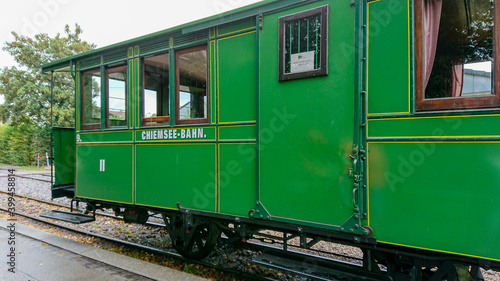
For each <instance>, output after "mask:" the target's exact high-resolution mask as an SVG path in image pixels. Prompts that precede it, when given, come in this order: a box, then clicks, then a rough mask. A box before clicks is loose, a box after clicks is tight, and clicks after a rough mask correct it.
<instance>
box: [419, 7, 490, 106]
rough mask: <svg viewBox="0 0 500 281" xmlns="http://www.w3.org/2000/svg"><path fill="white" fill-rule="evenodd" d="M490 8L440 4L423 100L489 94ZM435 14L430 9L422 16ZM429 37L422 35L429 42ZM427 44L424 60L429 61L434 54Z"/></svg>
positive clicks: (429, 34) (429, 35) (430, 46)
mask: <svg viewBox="0 0 500 281" xmlns="http://www.w3.org/2000/svg"><path fill="white" fill-rule="evenodd" d="M427 1H429V0H427ZM430 6H432V5H430ZM494 6H495V3H494V1H491V0H467V1H464V0H446V1H442V7H441V14H440V16H439V14H438V15H437V18H438V19H439V33H438V39H437V45H436V46H435V59H434V61H433V62H432V61H431V60H429V63H433V66H432V71H431V72H430V76H429V78H428V80H427V79H426V80H427V81H426V92H425V97H426V98H444V97H461V96H478V95H482V96H484V95H491V94H492V90H491V85H492V79H491V77H492V65H493V57H494V55H493V42H494V40H493V32H494ZM433 10H435V11H433ZM436 11H437V10H436V9H434V8H433V9H428V10H426V11H424V13H428V14H432V13H433V12H436ZM424 16H425V15H424ZM426 33H427V34H426ZM431 33H432V31H429V30H428V29H427V30H426V31H424V38H431V35H432V34H431ZM426 35H428V36H426ZM429 43H430V41H429V42H427V43H424V45H425V46H427V49H426V50H424V52H426V53H427V54H426V57H432V53H433V51H434V50H433V47H434V46H432V44H429ZM426 71H430V70H429V69H428V68H427V69H426Z"/></svg>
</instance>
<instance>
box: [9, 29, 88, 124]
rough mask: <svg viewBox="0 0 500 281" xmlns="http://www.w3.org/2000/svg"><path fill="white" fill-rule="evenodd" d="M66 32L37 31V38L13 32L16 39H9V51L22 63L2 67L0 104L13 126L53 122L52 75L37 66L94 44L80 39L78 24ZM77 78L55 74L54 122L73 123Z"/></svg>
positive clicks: (65, 74)
mask: <svg viewBox="0 0 500 281" xmlns="http://www.w3.org/2000/svg"><path fill="white" fill-rule="evenodd" d="M64 32H65V35H66V36H61V35H60V34H57V35H56V36H55V37H54V38H51V37H49V36H48V35H47V34H37V35H35V37H34V38H29V37H26V36H23V35H18V34H17V33H15V32H12V35H14V38H15V40H14V41H13V42H6V43H5V46H4V47H3V50H4V51H7V52H9V53H10V54H11V55H12V56H13V57H14V60H15V61H16V62H17V63H18V65H19V67H16V66H12V67H9V68H7V67H5V68H3V69H2V70H0V93H1V94H3V95H4V97H5V103H4V104H3V105H0V116H1V119H2V120H3V121H4V122H5V121H8V122H10V123H11V124H12V125H13V126H17V125H18V124H30V125H35V126H38V127H43V125H44V124H47V123H50V80H51V77H50V75H47V74H43V73H41V72H40V70H39V69H38V68H37V66H39V65H42V64H45V63H48V62H51V61H54V60H57V59H61V58H64V57H68V56H71V55H75V54H78V53H81V52H85V51H89V50H91V49H93V48H94V47H95V46H94V45H93V44H89V43H87V42H85V41H82V40H81V39H80V34H81V33H82V30H81V28H80V26H78V25H75V31H74V32H72V31H71V30H70V29H69V26H68V25H66V27H65V30H64ZM73 88H74V82H73V80H72V78H71V76H70V75H69V74H68V73H55V74H54V107H53V111H54V114H53V116H54V120H53V121H54V123H53V124H54V126H64V127H68V126H74V115H73V114H74V110H73V108H74V95H73Z"/></svg>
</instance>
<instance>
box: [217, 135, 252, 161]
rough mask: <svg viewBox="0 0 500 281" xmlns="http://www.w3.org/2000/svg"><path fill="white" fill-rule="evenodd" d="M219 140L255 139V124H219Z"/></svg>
mask: <svg viewBox="0 0 500 281" xmlns="http://www.w3.org/2000/svg"><path fill="white" fill-rule="evenodd" d="M219 140H255V125H238V126H224V127H223V126H220V127H219ZM254 169H255V168H254Z"/></svg>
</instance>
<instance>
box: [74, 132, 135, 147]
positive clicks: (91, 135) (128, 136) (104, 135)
mask: <svg viewBox="0 0 500 281" xmlns="http://www.w3.org/2000/svg"><path fill="white" fill-rule="evenodd" d="M77 141H78V143H82V144H84V143H106V142H114V143H116V142H132V141H133V134H132V131H107V132H78V133H77Z"/></svg>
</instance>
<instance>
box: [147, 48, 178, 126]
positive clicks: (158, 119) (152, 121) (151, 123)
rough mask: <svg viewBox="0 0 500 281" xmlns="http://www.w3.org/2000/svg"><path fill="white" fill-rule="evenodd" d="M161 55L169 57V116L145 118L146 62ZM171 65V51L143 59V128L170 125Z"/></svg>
mask: <svg viewBox="0 0 500 281" xmlns="http://www.w3.org/2000/svg"><path fill="white" fill-rule="evenodd" d="M161 55H167V56H168V60H169V62H168V75H169V81H168V83H169V86H168V95H167V99H168V106H169V109H168V111H169V115H167V116H156V117H144V114H145V112H146V100H145V96H146V64H145V60H146V59H147V58H150V57H155V56H161ZM171 65H172V63H171V62H170V51H168V52H163V53H159V54H154V55H151V56H147V57H143V58H142V93H141V104H142V106H141V108H142V113H141V124H142V126H168V125H170V115H171V112H170V109H171V106H170V101H171V99H170V94H171V91H170V84H171V83H170V70H171ZM155 122H165V123H155Z"/></svg>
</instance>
